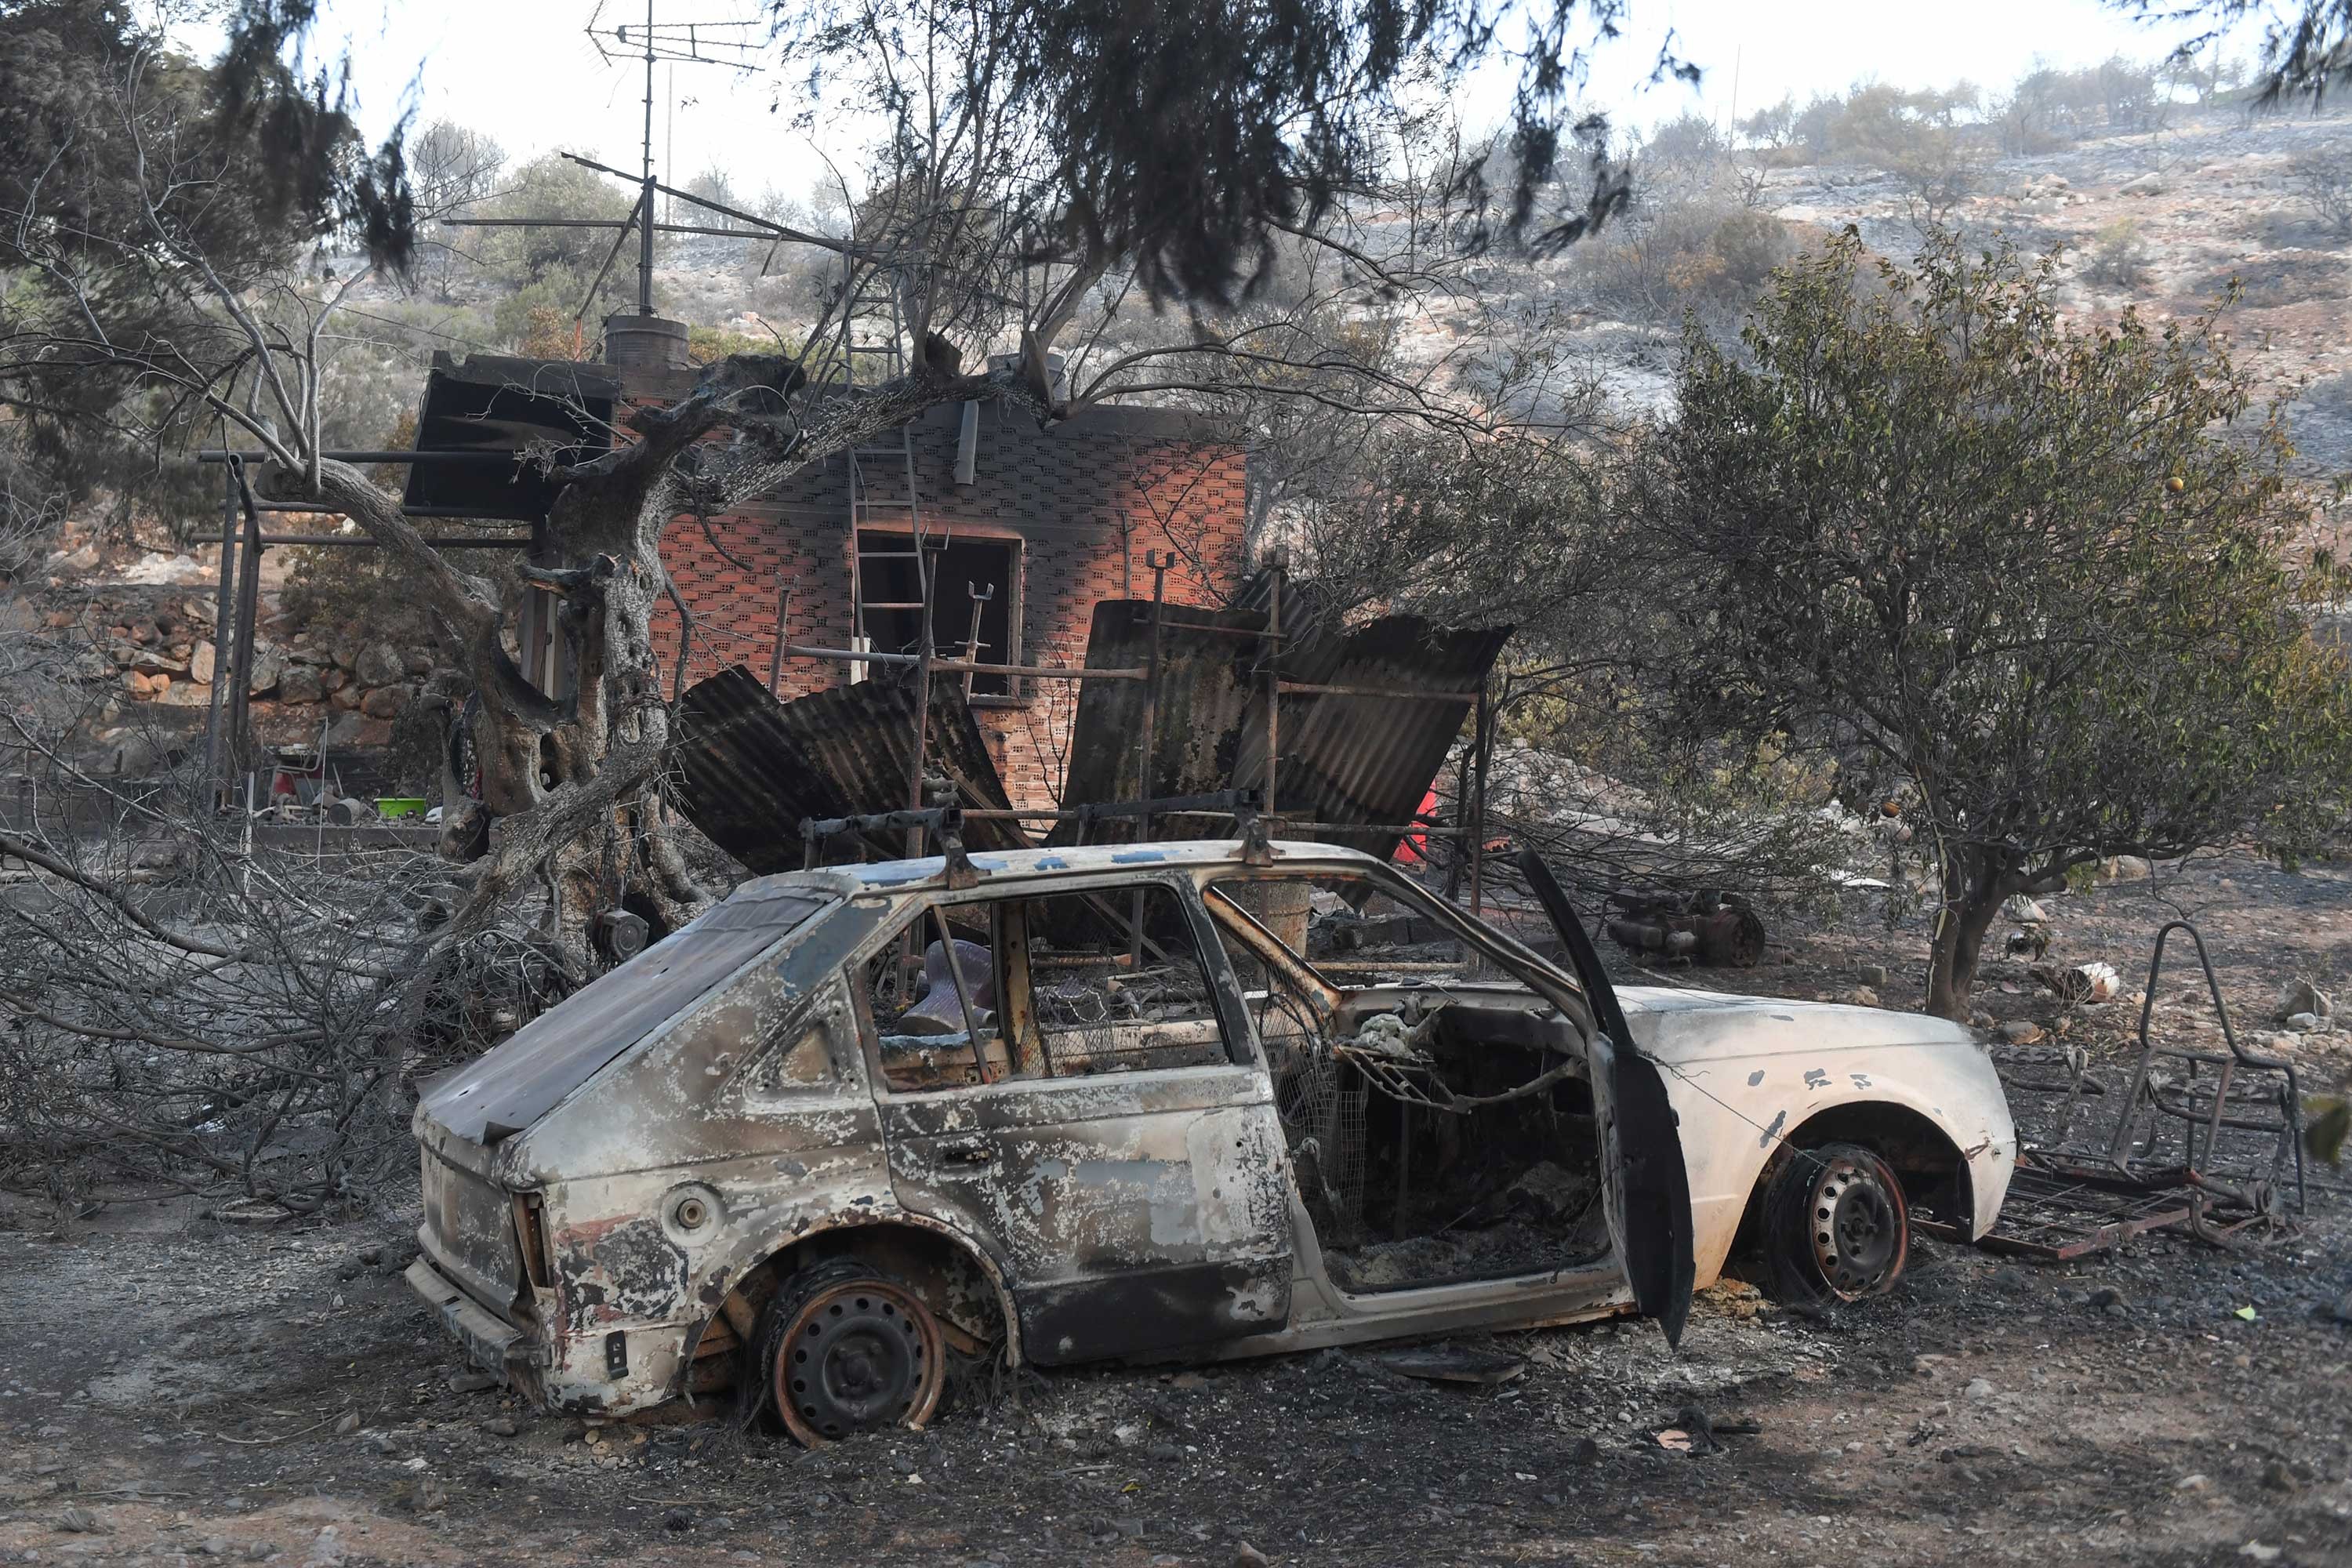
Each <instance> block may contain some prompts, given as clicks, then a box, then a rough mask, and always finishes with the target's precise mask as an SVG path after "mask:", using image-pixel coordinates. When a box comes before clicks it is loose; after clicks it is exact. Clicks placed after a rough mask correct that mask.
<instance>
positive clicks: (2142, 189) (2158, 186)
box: [2116, 174, 2165, 196]
mask: <svg viewBox="0 0 2352 1568" xmlns="http://www.w3.org/2000/svg"><path fill="white" fill-rule="evenodd" d="M2164 191H2165V184H2164V178H2163V176H2162V175H2160V174H2142V175H2141V176H2140V177H2139V178H2138V179H2137V180H2129V181H2126V182H2125V183H2124V184H2121V185H2118V186H2116V195H2119V196H2160V195H2164Z"/></svg>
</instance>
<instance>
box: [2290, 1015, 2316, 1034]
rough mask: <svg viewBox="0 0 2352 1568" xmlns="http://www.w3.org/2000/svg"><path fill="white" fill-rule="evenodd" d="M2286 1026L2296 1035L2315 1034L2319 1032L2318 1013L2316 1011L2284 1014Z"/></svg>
mask: <svg viewBox="0 0 2352 1568" xmlns="http://www.w3.org/2000/svg"><path fill="white" fill-rule="evenodd" d="M2286 1026H2287V1027H2288V1028H2289V1029H2290V1030H2292V1031H2294V1033H2295V1034H2298V1035H2315V1034H2317V1033H2318V1032H2319V1015H2318V1014H2316V1013H2290V1014H2288V1015H2287V1016H2286Z"/></svg>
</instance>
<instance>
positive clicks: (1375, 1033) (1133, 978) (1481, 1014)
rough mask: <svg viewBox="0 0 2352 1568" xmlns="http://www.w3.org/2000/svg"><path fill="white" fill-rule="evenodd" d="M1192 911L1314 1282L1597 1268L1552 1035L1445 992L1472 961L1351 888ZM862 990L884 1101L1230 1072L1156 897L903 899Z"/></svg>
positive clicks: (1509, 995) (1205, 1002)
mask: <svg viewBox="0 0 2352 1568" xmlns="http://www.w3.org/2000/svg"><path fill="white" fill-rule="evenodd" d="M1206 907H1207V909H1208V911H1209V914H1210V917H1211V919H1212V921H1213V922H1214V924H1215V927H1216V930H1217V936H1218V939H1219V941H1220V942H1221V944H1222V946H1223V949H1224V952H1225V954H1226V957H1227V959H1228V960H1229V962H1230V963H1232V965H1233V967H1234V973H1235V975H1236V976H1237V978H1238V979H1239V980H1240V982H1241V987H1242V991H1243V996H1244V1005H1246V1007H1247V1009H1248V1011H1249V1014H1250V1016H1251V1020H1252V1022H1253V1024H1254V1025H1255V1029H1256V1032H1257V1035H1258V1037H1259V1039H1260V1041H1261V1042H1262V1044H1263V1046H1264V1047H1265V1052H1266V1056H1267V1066H1268V1068H1269V1069H1270V1072H1271V1076H1272V1079H1273V1084H1274V1089H1275V1096H1276V1109H1277V1111H1278V1114H1279V1116H1280V1120H1281V1123H1282V1128H1283V1133H1284V1137H1285V1139H1286V1142H1287V1144H1288V1148H1289V1152H1290V1155H1291V1163H1292V1169H1293V1172H1294V1173H1295V1177H1296V1180H1297V1184H1298V1189H1299V1194H1300V1196H1301V1198H1302V1200H1303V1202H1304V1204H1305V1205H1306V1208H1307V1215H1308V1216H1309V1218H1310V1219H1311V1221H1312V1222H1313V1224H1314V1226H1315V1231H1316V1236H1317V1239H1318V1242H1319V1243H1320V1246H1321V1247H1322V1251H1323V1256H1324V1259H1325V1262H1326V1266H1327V1267H1328V1269H1329V1272H1330V1275H1331V1279H1332V1282H1333V1283H1334V1284H1335V1285H1337V1286H1338V1287H1339V1289H1343V1290H1346V1291H1349V1292H1350V1293H1371V1292H1377V1291H1383V1290H1398V1289H1412V1288H1415V1287H1421V1286H1430V1285H1444V1284H1455V1283H1462V1282H1465V1281H1471V1280H1480V1279H1507V1278H1511V1277H1515V1276H1521V1275H1530V1274H1540V1273H1546V1272H1549V1271H1552V1270H1557V1269H1565V1268H1575V1267H1578V1266H1581V1265H1588V1264H1591V1263H1592V1262H1594V1261H1596V1260H1599V1259H1601V1258H1605V1257H1606V1256H1607V1255H1608V1253H1609V1250H1610V1240H1609V1231H1608V1226H1607V1220H1606V1216H1605V1213H1604V1210H1603V1207H1602V1205H1601V1152H1600V1148H1599V1143H1598V1140H1597V1138H1596V1135H1595V1126H1594V1118H1593V1101H1592V1095H1591V1086H1590V1083H1589V1081H1588V1079H1587V1070H1588V1069H1587V1068H1586V1064H1585V1057H1584V1050H1583V1046H1584V1041H1583V1037H1582V1035H1581V1033H1580V1031H1579V1029H1578V1028H1577V1026H1576V1025H1575V1024H1574V1023H1573V1022H1571V1021H1570V1019H1569V1018H1567V1017H1565V1016H1562V1015H1561V1014H1559V1012H1558V1011H1557V1010H1556V1009H1555V1008H1553V1007H1551V1006H1550V1005H1548V1004H1546V1003H1544V1002H1542V1001H1541V1000H1540V999H1538V998H1535V997H1531V996H1530V995H1528V994H1526V993H1525V992H1522V991H1517V990H1511V991H1503V990H1500V989H1497V988H1494V987H1491V986H1490V987H1487V988H1484V989H1482V988H1480V987H1478V986H1476V985H1475V984H1467V982H1468V981H1469V979H1470V977H1472V976H1474V975H1475V974H1476V973H1478V970H1479V966H1480V964H1481V963H1487V962H1491V959H1489V958H1487V957H1486V955H1483V954H1481V953H1480V952H1477V951H1476V950H1475V949H1474V948H1473V947H1472V946H1471V944H1470V943H1469V942H1467V941H1465V939H1464V937H1463V935H1462V934H1461V933H1460V932H1459V931H1454V930H1452V929H1449V928H1447V927H1446V926H1445V925H1444V923H1443V922H1442V921H1439V920H1438V919H1436V918H1435V917H1434V915H1433V911H1432V910H1429V909H1421V908H1416V907H1413V906H1412V905H1408V904H1407V903H1405V902H1403V901H1402V900H1400V899H1399V898H1398V897H1397V896H1396V894H1395V893H1394V892H1393V891H1391V890H1390V889H1387V888H1385V887H1384V886H1381V885H1379V884H1375V883H1374V882H1372V881H1370V880H1368V879H1353V878H1346V877H1329V878H1319V879H1307V878H1303V877H1296V876H1293V877H1286V878H1281V879H1244V880H1235V881H1232V882H1226V883H1218V884H1213V885H1212V886H1211V887H1210V888H1209V889H1208V890H1207V896H1206ZM950 954H952V955H953V956H952V958H950ZM959 980H960V981H961V984H958V981H959ZM862 990H863V992H864V1000H865V1002H866V1009H867V1012H868V1016H870V1017H871V1019H872V1020H873V1029H874V1037H875V1040H876V1042H877V1047H878V1050H877V1055H878V1058H879V1061H880V1065H881V1069H882V1075H883V1078H884V1080H885V1081H886V1082H887V1084H888V1086H889V1087H890V1089H892V1090H893V1091H895V1092H899V1093H920V1092H925V1091H933V1090H941V1089H959V1088H967V1087H970V1086H972V1085H975V1084H981V1083H994V1082H999V1081H1003V1080H1005V1079H1058V1078H1075V1077H1086V1076H1091V1075H1094V1074H1098V1073H1105V1072H1122V1071H1124V1072H1133V1071H1155V1070H1163V1069H1168V1068H1186V1067H1208V1066H1214V1065H1219V1064H1223V1063H1225V1062H1228V1061H1232V1060H1235V1059H1239V1058H1237V1056H1236V1054H1235V1053H1234V1051H1233V1050H1232V1048H1231V1047H1230V1045H1229V1043H1228V1042H1227V1040H1226V1039H1225V1037H1224V1031H1223V1027H1222V1026H1221V1025H1220V1022H1219V1019H1218V1016H1217V1011H1216V1002H1215V996H1214V994H1213V986H1212V984H1211V981H1210V978H1209V974H1208V972H1207V970H1206V969H1205V967H1204V966H1203V964H1202V962H1201V953H1200V950H1199V947H1198V945H1197V939H1196V936H1195V933H1194V932H1193V931H1192V926H1191V923H1190V921H1188V920H1187V918H1186V916H1185V912H1184V910H1183V909H1182V907H1181V904H1180V902H1179V900H1178V898H1177V896H1176V893H1175V891H1174V889H1171V888H1169V887H1167V886H1165V885H1163V884H1158V883H1142V884H1139V885H1137V886H1136V887H1134V888H1132V889H1097V890H1093V891H1087V892H1073V893H1059V894H1052V895H1048V896H1045V897H1034V896H1033V897H1022V898H1012V897H1008V898H1003V899H995V900H981V901H978V902H969V903H961V904H929V905H927V906H926V907H925V908H924V909H923V910H921V911H920V912H919V914H917V915H916V916H915V917H914V918H913V919H912V920H911V921H908V923H907V924H906V925H904V926H903V927H902V928H901V930H900V931H898V933H897V934H896V935H895V936H894V937H893V938H892V939H891V940H890V941H888V942H886V943H885V944H884V946H883V947H882V949H881V950H880V951H879V952H877V953H876V954H875V955H874V956H873V957H872V958H871V959H870V960H868V961H867V963H866V965H865V975H864V984H863V986H862Z"/></svg>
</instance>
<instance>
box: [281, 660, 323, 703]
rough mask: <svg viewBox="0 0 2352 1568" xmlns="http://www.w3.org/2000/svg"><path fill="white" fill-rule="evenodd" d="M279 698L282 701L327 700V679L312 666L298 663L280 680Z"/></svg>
mask: <svg viewBox="0 0 2352 1568" xmlns="http://www.w3.org/2000/svg"><path fill="white" fill-rule="evenodd" d="M278 700H279V701H280V702H297V703H306V702H324V701H325V700H327V686H326V681H325V679H324V678H323V677H322V676H320V673H319V671H318V670H317V669H316V668H312V667H311V666H310V665H307V664H298V665H296V666H294V667H293V668H290V669H289V670H288V671H287V672H286V674H285V676H284V677H283V678H282V679H279V681H278Z"/></svg>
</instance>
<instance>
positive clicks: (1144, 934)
mask: <svg viewBox="0 0 2352 1568" xmlns="http://www.w3.org/2000/svg"><path fill="white" fill-rule="evenodd" d="M1138 917H1140V918H1138ZM1202 918H1203V917H1202V915H1201V912H1200V910H1199V907H1198V903H1197V897H1196V895H1194V894H1193V893H1192V889H1190V888H1189V886H1183V885H1180V884H1170V883H1166V882H1145V883H1138V884H1135V885H1132V886H1125V887H1108V888H1097V889H1089V890H1087V891H1086V892H1084V893H1072V892H1055V891H1052V890H1050V886H1049V887H1048V889H1047V890H1043V891H1041V890H1040V889H1039V887H1038V885H1036V884H1032V885H1031V887H1030V889H1028V890H1027V891H1026V892H1024V893H1021V894H1018V895H1013V896H996V897H991V896H990V895H989V893H988V890H987V889H981V890H979V891H978V892H976V893H974V894H968V895H964V896H962V897H961V898H943V899H942V900H940V902H939V903H937V904H934V905H932V906H931V907H930V908H929V910H926V911H925V912H924V913H923V914H922V915H921V916H920V917H919V926H918V931H919V940H918V941H916V942H913V943H911V944H902V943H895V942H894V943H890V944H886V946H885V948H884V949H883V951H881V952H878V953H877V954H876V955H875V956H874V957H873V958H871V959H869V960H868V961H867V962H866V964H865V965H864V973H863V975H862V980H863V984H861V985H860V987H859V989H860V991H861V993H862V994H861V997H860V1000H861V1002H862V1003H863V1004H864V1005H863V1008H862V1011H863V1013H864V1016H865V1023H866V1033H867V1039H868V1044H869V1049H870V1050H872V1052H873V1053H874V1059H875V1063H876V1067H877V1071H876V1072H875V1074H874V1079H875V1083H876V1086H877V1087H876V1095H877V1104H878V1106H879V1108H880V1112H881V1119H882V1127H883V1136H884V1140H885V1142H886V1143H887V1148H888V1152H889V1162H890V1174H891V1184H892V1188H893V1191H894V1193H895V1194H896V1195H897V1197H898V1201H899V1202H900V1203H901V1204H903V1205H906V1206H907V1207H908V1208H909V1209H911V1210H914V1211H915V1212H917V1213H920V1214H925V1215H932V1216H934V1217H936V1218H938V1219H940V1220H941V1221H942V1222H945V1223H947V1224H949V1225H950V1226H955V1227H956V1228H958V1229H960V1230H962V1231H965V1232H966V1233H968V1234H973V1235H976V1236H978V1237H982V1239H983V1240H984V1241H985V1242H986V1243H987V1244H988V1245H989V1246H991V1247H992V1248H993V1249H995V1251H996V1253H997V1256H998V1258H999V1259H1000V1261H1001V1262H1002V1264H1003V1268H1004V1269H1005V1272H1006V1275H1007V1282H1008V1284H1009V1286H1010V1289H1011V1290H1012V1294H1013V1300H1014V1302H1015V1304H1016V1306H1017V1308H1018V1310H1019V1313H1020V1317H1021V1330H1022V1342H1023V1344H1024V1348H1025V1351H1026V1353H1027V1355H1028V1357H1029V1359H1031V1360H1033V1361H1036V1362H1039V1363H1063V1362H1076V1361H1085V1360H1092V1359H1098V1358H1102V1357H1111V1356H1149V1355H1152V1354H1155V1353H1163V1352H1173V1351H1178V1350H1181V1349H1184V1348H1187V1347H1191V1346H1197V1345H1205V1344H1209V1343H1213V1342H1217V1341H1221V1340H1227V1339H1234V1338H1238V1337H1241V1336H1244V1335H1248V1334H1255V1333H1262V1332H1265V1331H1269V1330H1274V1329H1278V1328H1280V1327H1281V1326H1282V1325H1283V1324H1284V1322H1285V1321H1286V1319H1287V1317H1288V1313H1289V1304H1290V1278H1291V1250H1292V1248H1291V1239H1290V1221H1289V1214H1288V1207H1287V1201H1286V1200H1287V1182H1286V1174H1285V1170H1284V1165H1283V1145H1282V1140H1281V1135H1280V1129H1279V1125H1278V1123H1277V1121H1276V1117H1275V1112H1274V1105H1273V1097H1272V1093H1271V1090H1270V1088H1269V1086H1268V1083H1267V1079H1266V1076H1265V1072H1264V1070H1263V1068H1261V1067H1260V1066H1259V1065H1258V1064H1257V1062H1256V1061H1255V1057H1254V1055H1253V1053H1252V1052H1251V1051H1250V1050H1249V1048H1248V1046H1247V1042H1246V1037H1245V1034H1242V1033H1238V1032H1237V1031H1236V1027H1235V1026H1236V1023H1237V1020H1234V1019H1229V1018H1226V1017H1224V1016H1223V1010H1224V1009H1225V1007H1226V1006H1227V1005H1228V1004H1227V1003H1226V1002H1225V1001H1224V1000H1223V999H1221V998H1220V997H1219V996H1218V994H1217V990H1216V988H1215V987H1214V986H1213V985H1212V984H1209V977H1208V973H1207V971H1206V969H1205V967H1204V965H1203V964H1202V958H1201V953H1202V942H1201V939H1202V927H1201V921H1202ZM942 928H944V931H943V929H942ZM943 935H944V936H947V937H950V938H951V939H952V940H954V941H956V942H971V943H972V944H974V945H975V946H977V947H979V948H982V949H985V950H986V952H985V954H984V956H983V955H982V954H979V953H971V954H970V961H971V966H972V971H973V976H972V977H973V980H974V984H971V986H970V988H969V990H968V992H967V994H965V995H964V996H962V997H961V998H960V999H959V998H957V997H955V996H953V995H952V994H951V993H950V994H949V995H947V996H945V997H941V996H940V995H936V994H934V995H929V996H927V997H913V998H909V997H908V996H906V995H903V994H894V985H893V980H894V973H893V972H894V971H895V972H896V973H910V972H911V970H912V967H913V966H912V965H909V964H908V963H906V962H905V960H904V959H903V958H901V957H900V956H898V955H899V954H901V953H905V954H908V955H911V954H912V953H915V952H921V951H922V950H924V949H927V948H929V946H930V945H931V944H932V943H933V942H941V951H942V952H944V951H945V949H944V942H942V937H943ZM959 951H963V952H968V953H969V952H970V950H968V949H959ZM982 968H984V969H985V970H986V972H987V973H988V975H989V978H988V980H987V982H985V983H984V984H982V983H978V981H977V972H978V971H979V970H980V969H982ZM931 969H932V973H934V974H936V975H938V976H940V983H941V984H942V985H943V986H945V987H952V986H953V984H954V978H953V972H952V971H950V970H949V969H948V968H947V966H946V965H945V964H944V963H940V962H935V963H933V964H932V966H931ZM910 1001H911V1004H912V1005H909V1002H910ZM966 1005H971V1022H972V1023H973V1024H975V1025H976V1026H977V1032H978V1035H979V1037H980V1046H979V1048H978V1049H977V1050H974V1049H972V1048H971V1037H970V1035H969V1033H968V1032H967V1031H966V1030H965V1028H964V1027H963V1025H964V1022H965V1008H966ZM942 1021H944V1022H945V1023H946V1025H947V1026H948V1027H947V1028H946V1029H945V1030H944V1031H943V1032H941V1031H940V1023H941V1022H942Z"/></svg>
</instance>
